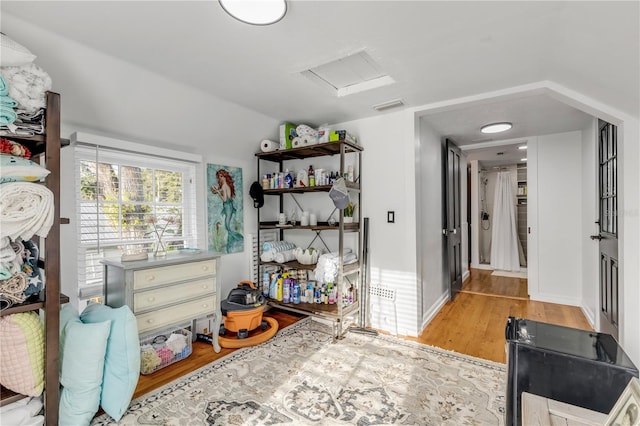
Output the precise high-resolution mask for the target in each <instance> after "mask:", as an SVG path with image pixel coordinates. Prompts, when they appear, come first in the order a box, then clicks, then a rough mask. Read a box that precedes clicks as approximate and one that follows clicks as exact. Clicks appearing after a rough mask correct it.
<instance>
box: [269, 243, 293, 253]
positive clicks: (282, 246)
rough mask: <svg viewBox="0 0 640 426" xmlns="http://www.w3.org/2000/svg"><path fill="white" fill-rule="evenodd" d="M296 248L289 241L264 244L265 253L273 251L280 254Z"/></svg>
mask: <svg viewBox="0 0 640 426" xmlns="http://www.w3.org/2000/svg"><path fill="white" fill-rule="evenodd" d="M294 248H296V245H295V244H293V243H289V242H287V241H267V242H266V243H264V244H262V250H263V251H268V250H273V251H275V252H279V251H285V250H291V249H294Z"/></svg>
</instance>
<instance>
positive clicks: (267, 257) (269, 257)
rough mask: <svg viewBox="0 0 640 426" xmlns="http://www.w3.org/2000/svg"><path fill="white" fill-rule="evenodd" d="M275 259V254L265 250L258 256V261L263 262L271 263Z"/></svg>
mask: <svg viewBox="0 0 640 426" xmlns="http://www.w3.org/2000/svg"><path fill="white" fill-rule="evenodd" d="M275 259H276V252H275V251H271V250H267V251H265V252H263V253H262V254H261V255H260V260H262V261H263V262H273V261H274V260H275Z"/></svg>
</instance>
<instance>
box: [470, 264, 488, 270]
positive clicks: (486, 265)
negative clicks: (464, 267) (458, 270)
mask: <svg viewBox="0 0 640 426" xmlns="http://www.w3.org/2000/svg"><path fill="white" fill-rule="evenodd" d="M471 267H472V268H473V269H493V268H492V267H491V265H489V264H487V263H477V264H475V265H474V264H471Z"/></svg>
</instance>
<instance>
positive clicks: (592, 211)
mask: <svg viewBox="0 0 640 426" xmlns="http://www.w3.org/2000/svg"><path fill="white" fill-rule="evenodd" d="M596 135H597V120H596V119H595V118H594V119H593V121H592V122H591V125H590V126H589V127H588V128H586V129H584V130H583V131H582V175H581V180H582V207H581V211H582V230H581V234H580V241H581V243H582V301H581V306H582V311H583V312H584V314H585V316H586V317H587V319H588V320H589V322H590V323H591V325H592V326H593V327H594V328H597V318H598V315H597V314H598V311H599V308H598V286H599V282H598V280H599V267H598V266H599V263H598V257H599V254H598V242H597V241H593V240H591V239H590V238H589V236H590V235H597V234H598V225H597V224H596V223H595V221H596V220H598V201H597V173H596V168H597V161H598V160H597V154H596Z"/></svg>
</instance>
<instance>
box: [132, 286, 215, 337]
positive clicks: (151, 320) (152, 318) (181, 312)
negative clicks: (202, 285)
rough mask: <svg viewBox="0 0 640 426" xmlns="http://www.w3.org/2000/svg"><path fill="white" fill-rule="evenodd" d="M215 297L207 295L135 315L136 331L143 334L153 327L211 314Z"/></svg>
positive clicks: (213, 310)
mask: <svg viewBox="0 0 640 426" xmlns="http://www.w3.org/2000/svg"><path fill="white" fill-rule="evenodd" d="M215 303H216V297H215V296H213V295H212V296H207V297H203V298H202V299H199V300H193V301H191V302H186V303H181V304H179V305H175V306H171V307H169V308H164V309H158V310H157V311H154V312H148V313H146V314H142V315H136V320H137V321H138V333H140V334H143V333H144V332H146V331H149V330H153V329H155V328H160V327H165V326H167V325H171V324H175V323H179V322H181V321H187V320H189V321H190V320H192V319H194V318H201V317H204V316H206V315H209V314H212V313H214V312H215V311H216V309H215V306H214V305H215Z"/></svg>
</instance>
